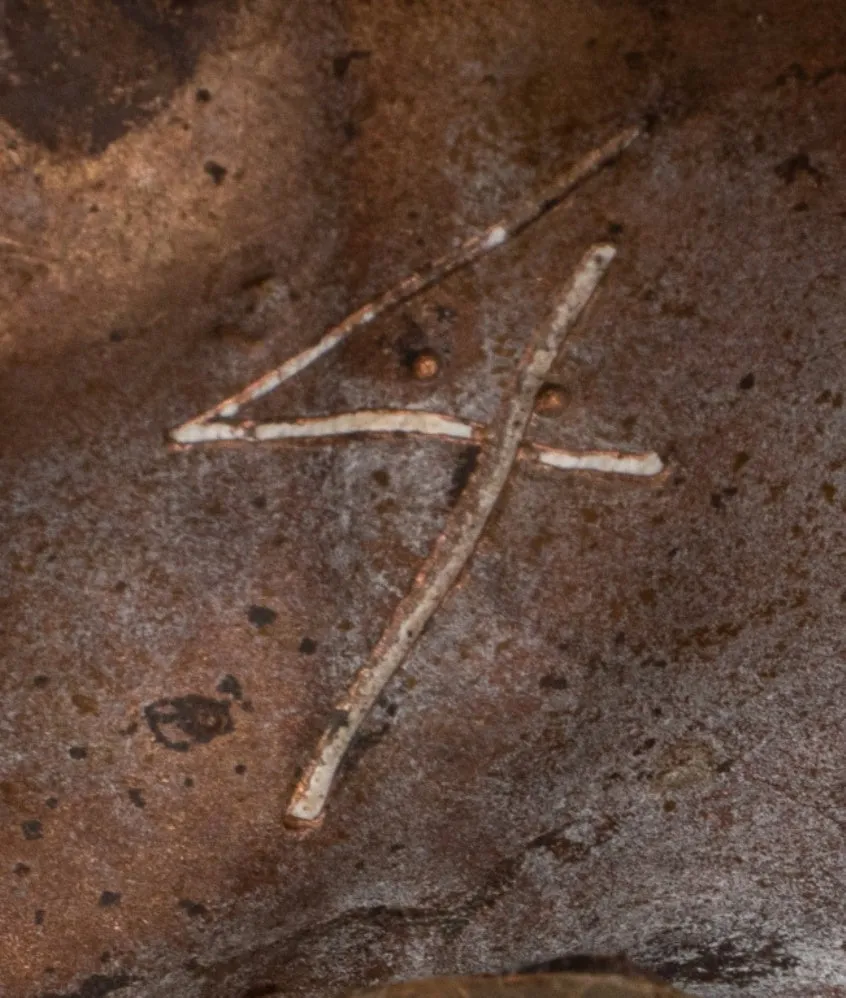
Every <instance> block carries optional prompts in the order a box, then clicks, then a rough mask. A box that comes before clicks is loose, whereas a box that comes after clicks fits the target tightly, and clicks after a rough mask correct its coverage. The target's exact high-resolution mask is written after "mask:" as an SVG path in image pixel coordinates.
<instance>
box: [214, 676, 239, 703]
mask: <svg viewBox="0 0 846 998" xmlns="http://www.w3.org/2000/svg"><path fill="white" fill-rule="evenodd" d="M217 692H218V693H223V694H225V695H228V696H231V697H232V698H233V700H243V699H244V687H243V686H242V685H241V683H240V682H239V681H238V679H236V678H235V676H233V675H231V674H230V673H227V674H226V675H225V676H224V677H223V679H221V681H220V682H219V683H218V684H217Z"/></svg>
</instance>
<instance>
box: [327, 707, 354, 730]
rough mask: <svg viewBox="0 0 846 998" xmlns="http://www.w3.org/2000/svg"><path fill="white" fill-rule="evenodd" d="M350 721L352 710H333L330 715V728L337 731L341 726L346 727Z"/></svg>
mask: <svg viewBox="0 0 846 998" xmlns="http://www.w3.org/2000/svg"><path fill="white" fill-rule="evenodd" d="M349 723H350V712H349V711H348V710H333V711H332V713H331V715H330V716H329V730H330V731H337V730H338V729H339V728H346V727H347V726H348V725H349Z"/></svg>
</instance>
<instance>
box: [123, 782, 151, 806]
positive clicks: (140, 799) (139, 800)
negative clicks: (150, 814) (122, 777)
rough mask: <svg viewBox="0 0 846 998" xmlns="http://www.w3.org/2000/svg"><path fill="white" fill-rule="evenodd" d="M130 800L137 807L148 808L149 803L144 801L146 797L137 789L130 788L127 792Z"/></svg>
mask: <svg viewBox="0 0 846 998" xmlns="http://www.w3.org/2000/svg"><path fill="white" fill-rule="evenodd" d="M127 794H128V795H129V799H130V800H131V801H132V803H133V804H134V805H135V806H136V807H146V806H147V802H146V801H145V800H144V795H143V794H142V793H141V791H140V790H139V789H138V788H137V787H130V788H129V790H128V791H127Z"/></svg>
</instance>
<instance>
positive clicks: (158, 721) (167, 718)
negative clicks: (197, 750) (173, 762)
mask: <svg viewBox="0 0 846 998" xmlns="http://www.w3.org/2000/svg"><path fill="white" fill-rule="evenodd" d="M230 708H231V701H229V700H212V699H211V698H210V697H204V696H200V695H199V694H196V693H192V694H189V695H188V696H184V697H173V698H172V699H165V700H157V701H156V702H155V703H152V704H148V705H147V706H146V707H145V708H144V716H145V717H146V719H147V724H148V725H149V726H150V730H151V731H152V732H153V735H154V736H155V739H156V741H157V742H159V744H161V745H164V746H165V747H166V748H169V749H172V750H173V751H175V752H187V751H188V750H189V749H190V748H191V746H192V745H205V744H207V743H208V742H210V741H212V740H213V739H215V738H218V737H220V736H221V735H228V734H231V732H233V731H234V730H235V723H234V721H233V720H232V715H231V714H230ZM179 735H185V737H184V738H181V737H179Z"/></svg>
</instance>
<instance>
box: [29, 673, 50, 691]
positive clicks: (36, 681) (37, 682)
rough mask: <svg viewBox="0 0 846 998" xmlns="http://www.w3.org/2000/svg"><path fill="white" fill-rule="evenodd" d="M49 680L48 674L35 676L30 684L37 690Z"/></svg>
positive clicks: (42, 687)
mask: <svg viewBox="0 0 846 998" xmlns="http://www.w3.org/2000/svg"><path fill="white" fill-rule="evenodd" d="M49 682H50V677H49V676H35V677H34V678H33V680H32V685H33V686H34V687H35V688H36V689H37V690H43V689H44V687H45V686H46V685H47V684H48V683H49Z"/></svg>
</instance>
